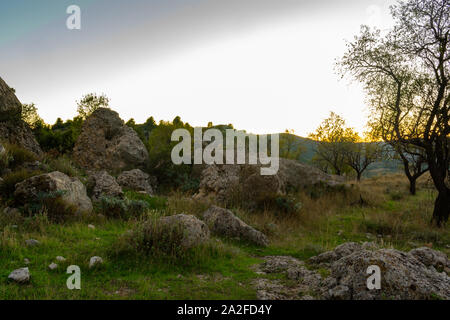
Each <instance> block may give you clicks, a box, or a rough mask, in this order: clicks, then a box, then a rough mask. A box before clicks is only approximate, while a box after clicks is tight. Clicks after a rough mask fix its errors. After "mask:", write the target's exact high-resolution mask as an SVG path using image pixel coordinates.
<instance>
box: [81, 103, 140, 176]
mask: <svg viewBox="0 0 450 320" xmlns="http://www.w3.org/2000/svg"><path fill="white" fill-rule="evenodd" d="M73 157H74V160H75V161H76V162H77V163H78V164H79V165H80V166H81V167H83V168H87V169H94V170H103V169H105V170H108V171H122V170H127V169H131V168H136V167H143V166H144V165H145V164H146V162H147V161H148V152H147V149H146V148H145V146H144V144H143V143H142V141H141V140H140V139H139V137H138V135H137V133H136V132H135V131H134V130H133V129H132V128H130V127H128V126H126V125H125V123H124V122H123V120H122V119H120V117H119V114H118V113H117V112H115V111H112V110H110V109H106V108H99V109H97V110H96V111H94V112H93V113H92V115H90V116H89V117H88V118H87V119H86V121H85V123H84V124H83V129H82V132H81V134H80V136H79V138H78V140H77V142H76V144H75V147H74V150H73Z"/></svg>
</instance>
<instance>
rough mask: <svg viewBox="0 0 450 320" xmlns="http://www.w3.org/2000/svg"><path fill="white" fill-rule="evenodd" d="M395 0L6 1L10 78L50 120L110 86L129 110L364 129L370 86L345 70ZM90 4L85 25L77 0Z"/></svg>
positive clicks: (1, 14) (240, 123)
mask: <svg viewBox="0 0 450 320" xmlns="http://www.w3.org/2000/svg"><path fill="white" fill-rule="evenodd" d="M394 3H395V2H394V1H391V0H327V1H320V0H316V1H310V0H128V1H125V0H84V1H75V0H69V1H66V0H15V1H8V2H7V1H1V2H0V77H2V78H3V79H4V80H5V81H6V82H7V83H8V84H9V85H10V86H11V87H14V88H15V89H16V93H17V96H18V97H19V99H20V100H21V101H22V103H31V102H34V103H35V104H36V106H37V107H38V110H39V113H40V115H41V116H42V117H43V118H44V120H45V121H46V122H48V123H54V121H55V120H56V118H57V117H61V118H63V119H64V120H65V119H69V118H72V117H74V116H75V115H76V100H79V99H80V98H81V97H82V95H83V94H86V93H90V92H97V93H105V94H106V95H107V96H108V97H109V98H110V99H111V107H112V108H113V109H114V110H116V111H118V112H119V114H120V115H121V117H122V118H123V119H124V120H128V119H129V118H134V119H135V120H136V122H144V121H145V120H146V119H147V118H148V117H149V116H153V117H155V119H156V120H172V119H173V118H174V117H175V116H177V115H179V116H181V118H182V120H183V121H187V122H189V123H190V124H191V125H194V126H200V125H206V124H207V123H208V122H209V121H212V122H213V123H214V124H228V123H232V124H234V126H235V127H236V128H238V129H245V130H247V131H249V132H253V133H273V132H281V131H284V130H285V129H287V128H289V129H294V130H295V132H296V134H298V135H302V136H306V135H307V134H308V133H310V132H312V131H314V129H315V128H316V127H317V126H318V125H319V124H320V122H321V121H322V120H323V119H324V118H325V117H326V116H327V115H328V113H329V112H330V111H335V112H337V113H338V114H341V115H342V116H343V117H344V118H345V119H346V120H347V122H348V124H349V125H351V126H353V127H355V128H356V129H357V130H360V131H362V130H363V127H364V124H365V123H366V120H367V112H366V106H365V103H364V95H363V92H362V89H361V87H360V86H359V85H357V84H350V83H349V81H348V80H345V79H344V80H341V79H340V78H339V76H338V75H336V74H335V72H334V68H333V66H334V61H335V59H336V58H338V57H339V56H341V55H342V54H343V53H344V51H345V41H344V40H345V39H347V40H351V39H352V38H353V36H354V35H356V34H357V33H358V32H359V29H360V25H361V24H369V25H377V26H379V27H381V28H387V27H389V26H390V25H391V23H392V21H391V19H390V15H389V5H391V4H394ZM71 4H77V5H79V6H80V8H81V12H82V16H81V30H68V29H67V28H66V19H67V17H68V15H67V14H66V8H67V7H68V6H69V5H71Z"/></svg>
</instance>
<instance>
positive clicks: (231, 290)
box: [0, 176, 450, 299]
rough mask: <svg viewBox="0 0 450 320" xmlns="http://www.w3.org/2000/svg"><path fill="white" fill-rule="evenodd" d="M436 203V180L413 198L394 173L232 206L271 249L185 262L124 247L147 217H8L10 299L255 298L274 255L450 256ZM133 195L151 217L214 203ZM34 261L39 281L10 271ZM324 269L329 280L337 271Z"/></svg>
mask: <svg viewBox="0 0 450 320" xmlns="http://www.w3.org/2000/svg"><path fill="white" fill-rule="evenodd" d="M393 194H395V196H392V195H393ZM435 196H436V194H435V192H434V191H433V190H432V189H431V188H430V186H429V184H428V183H427V180H426V178H424V179H421V180H420V181H419V184H418V193H417V195H416V196H411V195H409V194H408V185H407V180H406V179H404V178H403V177H402V176H388V177H377V178H373V179H368V180H364V181H363V182H362V183H361V184H359V185H353V186H350V185H349V187H348V188H347V189H343V190H341V191H339V192H332V193H325V194H322V195H321V196H320V197H319V198H317V197H311V193H310V192H307V191H300V192H298V193H297V194H295V195H294V197H295V198H296V199H297V200H298V201H299V202H300V203H301V204H302V207H301V209H300V210H299V212H298V213H297V214H295V215H292V214H285V213H283V212H282V211H280V212H276V211H275V210H276V209H273V208H270V209H269V208H268V209H265V210H264V209H263V210H260V211H256V212H249V211H247V210H245V209H242V208H230V209H232V210H233V212H234V213H235V214H237V215H238V216H239V217H240V218H241V219H242V220H244V221H245V222H247V223H249V224H250V225H252V226H254V227H256V228H257V229H259V230H261V231H263V232H265V233H266V234H267V235H268V236H269V238H270V241H271V244H270V246H269V247H267V248H257V247H253V246H250V245H248V244H245V243H241V242H238V241H232V240H227V239H222V238H216V237H213V238H212V239H211V240H210V242H209V243H208V244H206V245H205V246H202V247H199V248H197V249H194V251H192V252H190V253H189V254H188V255H186V256H184V257H181V258H180V257H178V258H176V257H167V256H164V255H146V254H143V253H142V252H137V251H135V252H133V251H131V252H123V251H121V250H119V248H120V243H121V241H122V240H121V239H122V235H123V234H125V233H126V232H128V231H129V230H133V229H135V228H136V226H138V225H140V224H141V223H142V221H143V219H144V218H145V217H142V216H141V217H133V218H130V219H128V220H121V219H117V218H107V217H97V216H95V215H94V216H90V217H81V218H79V219H78V220H73V221H72V220H70V221H66V222H63V223H60V224H55V223H52V222H49V220H48V219H47V218H46V216H45V215H37V216H34V217H25V218H24V217H21V216H13V217H8V218H6V217H4V216H1V215H0V298H1V299H255V298H256V291H255V289H254V288H253V287H252V285H251V283H252V281H253V280H254V279H256V278H258V277H261V276H260V275H258V274H256V273H255V272H254V271H253V269H252V265H254V264H257V263H260V262H261V261H262V259H261V258H262V257H263V256H266V255H291V256H294V257H296V258H299V259H301V260H306V259H308V258H309V257H311V256H314V255H317V254H319V253H321V252H324V251H326V250H330V249H333V248H334V247H336V246H337V245H339V244H341V243H344V242H348V241H355V242H364V241H376V242H377V243H378V244H380V245H381V246H383V247H393V248H397V249H401V250H410V249H412V248H414V247H419V246H424V245H428V246H432V247H433V248H434V249H437V250H442V251H444V252H446V253H447V254H449V253H450V251H449V247H448V246H449V245H450V232H449V231H450V230H449V229H450V228H449V227H448V226H447V227H445V228H441V229H438V228H436V227H434V226H432V225H430V223H429V222H430V220H431V215H432V208H433V203H434V199H435ZM127 197H129V198H132V199H134V200H140V201H148V202H149V205H150V204H152V209H151V210H149V211H148V212H147V213H145V214H144V215H149V216H154V215H171V214H176V213H185V214H193V215H196V216H198V217H200V216H201V214H202V213H203V212H204V211H205V210H206V209H207V208H208V207H209V206H210V205H211V204H212V201H209V202H208V201H206V202H202V201H198V200H194V199H192V197H191V196H187V195H183V194H181V193H174V194H170V195H168V196H167V197H165V198H157V200H153V202H151V203H150V201H151V200H149V199H147V198H142V197H143V196H142V195H139V194H133V193H128V194H127ZM361 198H362V199H363V201H361ZM144 220H145V219H144ZM88 224H94V225H95V229H91V228H88ZM30 238H32V239H37V240H38V241H39V242H40V245H39V246H37V247H27V246H26V245H25V240H27V239H30ZM56 256H64V257H65V258H66V259H67V261H66V262H64V263H58V262H57V261H56V260H55V258H56ZM92 256H100V257H102V258H103V259H104V261H105V263H104V264H103V265H102V266H101V267H100V268H96V269H93V270H90V269H89V268H88V263H89V259H90V257H92ZM25 258H27V259H29V260H30V261H31V263H30V264H29V265H28V267H29V268H30V272H31V275H32V278H31V282H30V283H29V284H27V285H17V284H15V283H11V282H9V281H8V280H7V277H8V275H9V273H10V272H11V271H12V270H14V269H17V268H20V267H24V266H25V265H24V262H23V261H24V259H25ZM52 262H56V263H58V264H59V267H58V269H57V270H55V271H50V270H49V269H48V265H49V264H50V263H52ZM69 265H78V266H80V268H81V272H82V275H81V277H82V278H81V287H82V289H81V290H74V291H71V290H68V289H67V287H66V280H67V278H68V276H69V275H68V274H66V268H67V266H69ZM319 272H320V273H321V274H323V275H327V272H328V271H327V270H319Z"/></svg>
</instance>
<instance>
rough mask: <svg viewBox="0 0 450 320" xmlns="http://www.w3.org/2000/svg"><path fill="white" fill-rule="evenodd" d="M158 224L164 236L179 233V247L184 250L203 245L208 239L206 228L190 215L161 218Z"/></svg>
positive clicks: (201, 222)
mask: <svg viewBox="0 0 450 320" xmlns="http://www.w3.org/2000/svg"><path fill="white" fill-rule="evenodd" d="M159 224H160V227H161V228H162V229H163V231H164V233H166V234H169V233H171V232H181V239H180V245H181V246H182V247H183V248H186V249H188V248H192V247H195V246H198V245H200V244H203V243H205V242H206V241H207V240H208V239H209V235H210V233H209V229H208V226H207V225H206V224H205V223H204V222H203V221H201V220H199V219H197V218H196V217H194V216H192V215H185V214H177V215H174V216H167V217H162V218H161V219H160V220H159Z"/></svg>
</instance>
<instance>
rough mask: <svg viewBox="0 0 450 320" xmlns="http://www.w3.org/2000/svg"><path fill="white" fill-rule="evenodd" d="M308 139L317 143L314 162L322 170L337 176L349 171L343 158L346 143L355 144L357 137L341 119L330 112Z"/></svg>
mask: <svg viewBox="0 0 450 320" xmlns="http://www.w3.org/2000/svg"><path fill="white" fill-rule="evenodd" d="M309 137H310V138H311V139H313V140H316V141H317V142H318V145H317V148H316V155H315V158H314V161H315V162H316V163H318V164H319V167H320V168H321V169H322V170H325V171H326V172H328V168H331V172H332V173H334V174H337V175H342V174H344V173H346V172H348V171H349V167H348V166H347V163H346V157H345V147H346V143H348V142H356V141H357V140H358V136H357V134H356V133H355V132H354V131H353V129H351V128H348V127H346V125H345V120H344V119H343V118H342V117H340V116H339V115H337V114H336V113H334V112H331V113H330V116H329V117H328V118H327V119H325V120H324V121H323V122H322V124H321V125H320V126H319V128H317V130H316V132H315V133H312V134H310V135H309Z"/></svg>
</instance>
